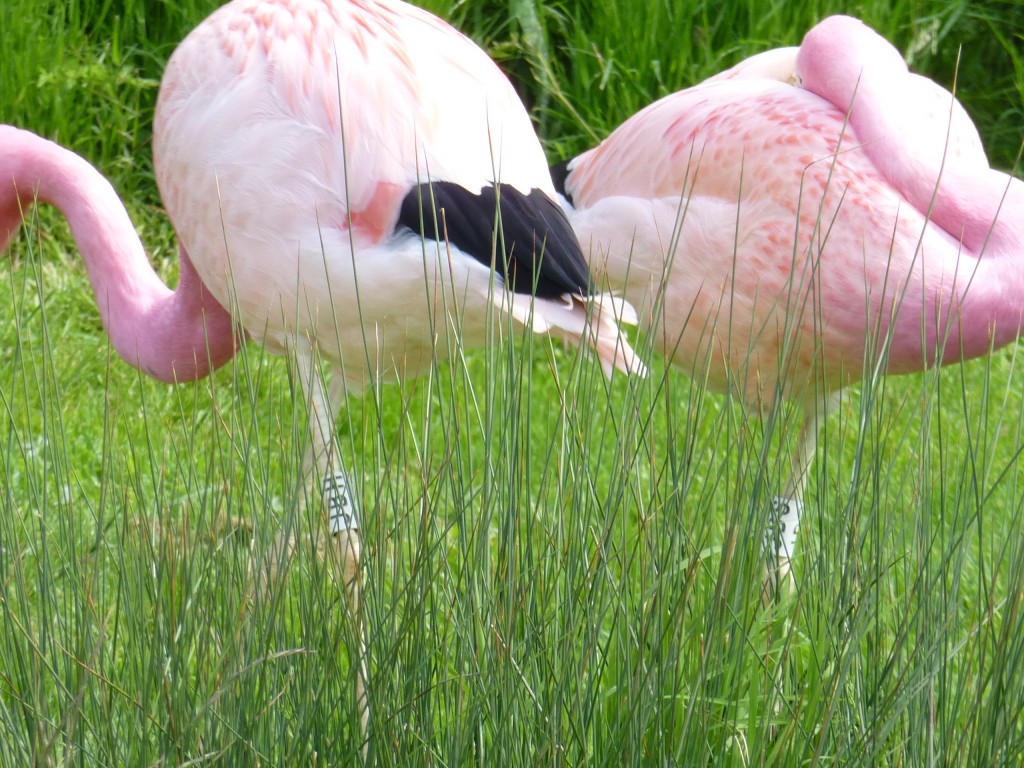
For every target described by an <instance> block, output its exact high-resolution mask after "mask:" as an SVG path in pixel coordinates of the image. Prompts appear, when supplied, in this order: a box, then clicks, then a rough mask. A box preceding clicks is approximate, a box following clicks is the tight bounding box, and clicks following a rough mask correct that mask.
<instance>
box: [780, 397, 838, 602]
mask: <svg viewBox="0 0 1024 768" xmlns="http://www.w3.org/2000/svg"><path fill="white" fill-rule="evenodd" d="M827 410H828V405H827V404H824V405H821V404H815V405H813V406H809V407H808V408H807V411H806V412H805V414H804V417H803V420H802V422H801V424H800V434H799V435H798V436H797V443H796V447H795V449H794V451H793V459H792V462H791V464H790V473H789V477H788V478H787V480H786V484H785V485H784V486H783V490H782V494H781V495H780V496H776V497H774V498H773V499H772V500H771V506H770V510H769V515H770V517H769V520H768V525H767V526H766V528H765V541H764V546H765V549H766V550H767V551H768V556H769V557H768V561H767V565H766V566H765V568H766V573H765V578H764V597H765V600H766V601H768V600H770V599H771V597H772V596H773V595H779V594H781V592H782V590H783V589H785V590H787V591H788V590H792V588H793V587H794V586H795V584H794V578H793V572H792V568H791V563H792V559H793V553H794V551H795V550H796V538H797V533H799V531H800V516H801V515H802V514H803V511H804V494H805V493H806V492H807V482H808V479H809V477H810V470H811V463H812V462H813V461H814V454H815V449H816V448H817V444H818V427H819V424H820V422H821V419H822V418H823V417H824V414H825V413H826V411H827ZM773 560H774V563H773V562H772V561H773Z"/></svg>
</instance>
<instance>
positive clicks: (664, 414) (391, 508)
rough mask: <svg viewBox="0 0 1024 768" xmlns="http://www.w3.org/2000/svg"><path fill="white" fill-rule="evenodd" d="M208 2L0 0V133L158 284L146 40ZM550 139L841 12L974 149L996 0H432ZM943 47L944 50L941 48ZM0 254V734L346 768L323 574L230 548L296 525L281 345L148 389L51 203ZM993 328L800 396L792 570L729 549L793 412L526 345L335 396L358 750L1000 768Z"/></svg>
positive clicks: (1004, 38)
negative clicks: (73, 193) (831, 390)
mask: <svg viewBox="0 0 1024 768" xmlns="http://www.w3.org/2000/svg"><path fill="white" fill-rule="evenodd" d="M216 5H217V3H215V2H198V1H196V0H192V1H191V2H189V1H186V2H164V1H162V0H124V1H123V2H113V1H108V2H104V1H103V0H93V1H84V0H82V1H76V0H70V2H57V1H56V0H7V2H4V3H3V4H2V5H0V54H2V55H0V121H2V122H7V123H13V124H16V125H20V126H23V127H26V128H30V129H32V130H34V131H36V132H38V133H41V134H43V135H46V136H49V137H51V138H54V139H55V140H57V141H59V142H60V143H62V144H64V145H66V146H69V147H71V148H73V149H74V150H75V151H77V152H80V153H81V154H83V155H84V156H85V157H87V158H89V159H90V160H91V161H92V162H93V163H95V164H96V165H97V166H98V167H99V168H100V169H101V170H102V171H103V173H104V174H106V175H107V176H108V177H109V178H111V180H112V181H113V183H114V185H115V187H116V188H117V189H118V190H119V192H120V193H121V195H122V197H123V198H124V200H125V203H126V205H127V207H128V209H129V211H130V213H131V214H132V216H133V218H134V220H135V221H136V223H137V226H138V228H139V230H140V234H141V236H142V238H143V241H144V242H145V243H146V244H147V248H148V249H149V251H150V254H151V257H152V258H153V260H154V262H155V263H156V264H157V266H158V268H159V269H160V270H161V272H162V274H164V275H165V276H166V277H167V279H168V280H171V281H173V280H174V273H175V269H176V258H177V257H176V251H175V249H174V246H173V233H172V232H171V231H170V228H169V226H168V224H167V222H166V221H165V219H164V218H163V216H162V212H161V208H160V203H159V198H158V195H157V193H156V189H155V184H154V181H153V176H152V171H151V159H150V120H151V116H152V109H153V104H154V102H155V99H156V94H157V87H158V83H159V78H160V74H161V72H162V68H163V63H164V62H165V61H166V58H167V56H168V55H169V54H170V52H171V51H172V50H173V48H174V46H175V44H176V43H177V42H178V41H179V40H180V39H181V38H182V37H183V36H184V35H185V34H186V33H187V32H188V30H189V29H191V28H192V27H193V26H194V25H195V24H196V23H197V22H198V20H199V19H201V18H202V17H203V16H204V15H205V14H206V13H207V12H208V11H210V10H212V8H213V7H215V6H216ZM429 7H430V8H431V9H432V10H434V11H436V12H438V13H440V14H441V15H442V16H445V17H446V18H449V19H451V20H452V21H453V23H455V24H456V25H457V26H459V27H460V28H461V29H463V30H464V31H465V32H466V33H467V34H469V35H470V36H471V37H473V38H474V39H475V40H477V41H478V42H479V43H481V44H482V45H484V46H485V47H486V48H487V49H488V50H489V51H490V52H491V54H492V55H493V56H494V57H495V58H496V59H497V60H498V61H499V62H500V63H501V64H502V66H503V67H504V68H505V69H506V71H507V72H509V74H510V76H511V77H512V78H513V79H514V81H515V83H516V84H517V87H518V88H519V90H520V93H521V94H522V96H523V98H524V100H525V101H526V102H527V104H528V105H530V107H531V109H532V111H533V114H534V116H535V118H536V121H537V125H538V130H539V132H540V134H541V136H542V139H543V140H544V142H545V145H546V147H547V149H548V152H549V156H550V158H551V159H552V160H553V161H554V160H557V159H561V158H563V157H567V156H570V155H573V154H575V153H577V152H578V151H580V150H582V149H584V148H586V147H589V146H591V145H592V144H594V143H596V141H597V140H598V138H600V137H601V136H603V135H605V134H606V133H607V132H608V131H609V130H610V129H611V128H613V127H614V126H615V125H617V124H618V123H619V122H620V121H621V120H623V119H624V118H625V117H627V116H628V115H630V114H632V113H633V112H635V111H636V110H637V109H639V108H640V107H642V106H644V105H645V104H647V103H649V102H650V101H652V100H653V99H654V98H657V97H658V96H660V95H662V94H664V93H667V92H669V91H672V90H676V89H678V88H682V87H685V86H688V85H691V84H693V83H695V82H697V81H699V80H701V79H703V78H704V77H706V76H708V75H710V74H713V73H715V72H717V71H720V70H721V69H723V68H725V67H727V66H730V65H732V64H734V63H735V62H736V61H738V60H740V59H742V58H744V57H746V56H748V55H750V54H752V53H755V52H758V51H760V50H764V49H765V48H769V47H776V46H780V45H795V44H797V43H798V42H799V40H800V37H801V36H802V34H803V32H804V31H805V30H806V29H807V28H808V27H810V26H811V25H812V24H813V23H814V21H815V20H817V19H818V18H820V17H822V16H824V15H827V14H829V13H832V12H835V11H839V10H842V11H844V12H847V13H851V14H853V15H857V16H859V17H861V18H862V19H863V20H864V21H866V22H867V23H868V24H870V25H872V26H874V27H875V28H876V29H878V30H879V31H880V32H881V33H882V34H883V35H885V36H886V37H888V38H889V39H890V40H892V41H893V42H894V43H895V44H896V45H897V46H898V47H899V48H900V50H901V51H903V52H904V54H905V55H906V56H907V57H908V59H910V61H911V63H912V66H913V67H914V69H915V70H916V71H918V72H921V73H924V74H927V75H928V76H930V77H932V78H933V79H935V80H937V81H939V82H941V83H943V84H945V85H947V86H949V85H951V84H952V82H953V78H954V76H956V79H957V94H958V96H959V97H960V98H961V100H962V101H963V102H964V103H965V105H966V106H967V108H968V110H969V112H970V113H971V114H972V116H973V117H974V119H975V121H976V123H977V125H978V126H979V129H980V132H981V135H982V138H983V140H984V141H985V144H986V148H987V150H988V152H989V155H990V158H991V159H992V162H993V164H994V165H995V166H996V167H1001V168H1004V169H1011V168H1013V167H1014V163H1015V160H1016V158H1017V155H1018V152H1019V149H1020V146H1021V136H1022V126H1024V119H1022V117H1024V115H1022V110H1024V67H1022V63H1024V62H1022V58H1021V50H1022V36H1024V10H1022V7H1021V6H1019V5H1018V4H1016V3H1012V2H985V3H979V2H974V3H969V2H948V1H945V2H905V3H898V4H892V3H889V2H884V3H883V2H864V3H853V4H850V3H838V2H835V3H826V2H820V3H819V2H812V3H805V4H794V3H783V2H776V3H764V2H752V1H749V2H691V1H688V2H682V1H681V0H677V1H675V2H673V1H671V0H665V1H663V2H651V3H637V2H633V1H632V0H609V1H608V2H601V3H573V2H568V1H565V2H545V3H537V2H530V1H529V0H510V2H507V3H506V2H492V1H490V0H487V1H481V2H434V3H430V4H429ZM958 61H959V65H958ZM38 216H39V218H38V220H34V221H33V222H31V223H30V224H29V226H28V227H27V228H26V234H25V235H24V236H23V237H22V238H20V239H19V240H18V241H17V242H16V243H15V244H14V246H13V247H12V248H11V249H10V250H9V252H8V254H7V255H5V257H4V267H3V269H4V279H3V281H2V283H3V295H4V297H5V298H4V299H0V306H3V307H5V308H6V309H5V312H4V313H2V314H3V316H2V317H0V360H2V361H3V362H2V363H0V414H2V417H0V418H2V420H0V446H2V448H0V578H2V579H3V582H2V589H0V609H2V610H0V731H2V732H3V738H0V760H2V762H3V764H4V765H12V766H14V765H17V766H20V765H26V764H32V763H34V764H37V765H50V764H53V765H56V764H64V763H73V764H82V765H139V764H176V765H186V764H194V765H195V764H206V763H210V764H227V765H237V764H254V765H255V764H322V763H328V764H348V763H350V762H351V761H352V760H353V759H354V757H353V756H354V755H356V754H357V751H358V745H359V738H360V737H359V733H358V729H357V728H356V727H355V723H356V718H355V715H354V711H353V702H352V700H351V694H350V690H349V686H350V683H351V668H350V665H349V664H348V658H347V650H346V649H347V647H348V642H347V641H348V640H350V639H351V638H350V635H349V633H348V632H347V631H346V629H345V624H344V621H343V612H342V610H341V608H340V606H339V599H338V590H337V588H336V586H335V585H334V584H332V583H331V580H330V577H329V573H327V572H326V571H325V569H324V568H322V567H321V566H320V564H319V563H318V561H317V560H316V558H315V557H312V556H308V557H302V558H300V559H299V562H298V563H297V564H296V566H295V567H294V568H293V569H292V572H291V576H290V579H289V581H288V583H287V585H286V586H285V587H284V588H282V589H281V590H280V591H276V592H274V593H271V594H266V593H263V592H261V591H260V590H259V588H258V580H254V579H253V577H252V572H253V569H254V563H255V564H256V567H257V568H258V567H259V565H260V564H261V563H262V562H263V561H264V560H265V559H266V558H267V557H269V556H270V555H269V554H268V550H267V543H268V541H269V540H272V538H273V536H274V534H275V532H276V528H277V527H278V526H292V525H295V526H298V525H301V524H302V523H303V521H302V519H301V518H303V517H304V516H306V515H310V514H312V515H313V516H314V517H315V511H313V512H312V513H311V512H310V511H309V510H308V509H307V508H306V507H305V506H304V505H303V504H302V503H301V497H300V494H299V492H298V489H297V464H298V461H297V458H296V457H297V456H299V455H301V452H302V447H303V441H304V436H303V435H304V433H303V429H304V426H303V419H302V409H301V406H300V405H298V404H297V402H296V398H295V396H294V392H293V387H292V383H291V380H290V379H289V377H288V375H287V369H286V366H285V364H284V363H282V362H280V361H276V360H270V359H267V358H266V357H265V356H264V354H263V353H262V352H261V351H260V350H259V349H258V348H253V349H249V350H247V351H246V352H245V353H244V354H243V355H241V356H240V357H239V358H238V359H237V360H236V361H235V362H234V363H233V364H232V365H231V366H229V367H227V368H226V369H225V370H223V371H221V372H220V373H218V374H217V375H215V376H214V377H211V378H210V379H208V380H206V381H203V382H199V383H197V384H193V385H185V386H180V387H176V388H169V387H166V386H164V385H160V384H157V383H154V382H150V381H147V380H144V379H143V378H142V377H141V376H140V375H139V374H138V373H137V372H135V371H133V370H131V369H129V368H127V367H126V366H124V365H123V364H122V363H121V362H120V361H119V360H118V359H117V358H116V356H115V357H113V358H112V357H111V356H110V354H111V353H110V352H109V349H108V347H107V345H106V341H105V338H104V336H103V332H102V327H101V325H100V322H99V319H98V316H97V314H96V311H95V301H94V299H93V297H92V294H91V291H90V289H89V286H88V283H87V281H86V279H85V274H84V269H83V268H82V265H81V262H80V260H79V258H78V256H77V253H76V252H75V249H74V244H73V242H72V241H71V239H70V238H69V236H68V234H67V231H66V228H64V227H63V224H62V222H61V221H60V218H59V216H57V215H55V214H54V213H53V212H50V211H41V212H39V214H38ZM1017 367H1018V366H1017V361H1016V348H1015V347H1014V348H1010V349H1007V350H1004V351H1002V352H1000V353H998V354H997V355H995V356H994V357H993V358H991V359H989V360H982V361H976V362H974V363H971V364H968V365H966V366H956V367H953V368H950V369H949V370H946V371H943V372H939V373H928V374H923V375H920V376H913V377H905V378H901V379H893V380H886V381H884V382H881V383H877V384H873V383H868V384H865V385H863V386H860V387H857V388H856V391H855V393H854V394H853V396H851V397H850V398H849V399H848V401H847V402H846V403H845V404H844V405H843V407H842V408H841V409H840V412H839V413H838V414H837V415H836V416H835V417H833V418H832V419H830V420H829V422H828V423H827V424H826V429H825V431H824V433H823V436H822V441H821V447H820V449H819V460H818V462H817V463H816V466H815V470H814V477H813V478H812V484H811V492H810V497H809V500H808V511H807V518H806V522H805V526H804V528H805V530H804V533H803V534H802V538H801V544H800V546H801V548H803V552H802V554H801V556H800V560H799V561H798V564H797V571H798V590H797V593H796V595H795V597H794V598H793V599H792V600H791V601H790V602H787V603H784V604H782V605H780V606H775V607H773V608H771V609H764V608H763V607H762V606H761V603H760V600H759V588H760V573H761V567H762V563H761V561H760V557H761V553H760V551H759V547H758V546H757V542H759V541H760V539H761V534H762V531H763V526H764V515H765V500H766V498H767V497H770V496H771V495H772V494H773V493H774V491H775V489H776V488H777V487H778V485H779V483H780V482H781V477H782V475H783V474H784V472H785V462H784V459H780V458H779V457H780V456H782V457H784V456H785V455H786V451H785V446H786V445H787V444H788V441H789V440H791V439H793V437H795V436H794V435H792V434H790V431H791V430H789V428H788V424H789V422H788V416H789V414H787V413H786V412H784V411H783V412H779V413H773V414H768V417H767V418H766V419H764V420H762V421H757V420H755V421H752V422H747V421H745V420H744V418H743V413H742V410H741V409H740V408H739V407H738V406H737V404H735V403H734V402H732V400H731V399H730V398H729V397H727V396H717V395H710V394H707V393H705V392H704V391H703V390H702V389H701V388H700V386H699V385H693V384H691V383H690V382H689V381H688V380H686V379H685V378H683V377H682V376H680V375H678V374H676V373H673V372H667V371H666V370H665V369H664V367H663V366H662V365H661V364H660V363H659V362H657V361H655V363H654V365H653V370H652V376H651V377H650V379H649V380H648V381H647V382H643V383H641V382H629V381H625V380H623V379H621V378H619V379H616V380H615V381H613V382H612V383H611V384H610V385H609V384H606V383H605V382H604V381H603V379H602V378H601V376H600V374H599V372H597V371H595V368H594V365H593V363H592V362H591V361H587V360H582V359H579V358H578V357H577V356H576V355H575V354H573V353H570V352H567V351H565V350H562V349H560V348H557V347H553V346H552V345H550V344H548V343H546V342H541V341H532V340H531V341H530V342H528V343H526V344H525V345H523V347H522V348H517V349H514V350H509V349H499V350H492V351H489V352H480V353H477V354H474V355H471V356H469V357H468V358H467V359H465V360H459V361H456V362H455V363H453V364H451V365H445V366H441V367H440V368H439V369H438V370H437V371H436V372H434V374H433V375H432V376H430V377H428V378H426V379H421V380H419V381H418V382H416V383H411V384H409V385H407V386H406V387H404V388H401V389H399V388H395V387H393V388H388V389H384V390H382V391H381V392H380V393H371V394H370V395H368V396H366V397H364V398H359V399H356V400H353V402H352V403H351V405H350V407H349V408H347V409H346V410H345V412H344V413H343V415H342V419H341V423H340V425H339V430H340V435H341V438H342V442H343V447H344V455H345V457H346V459H347V460H348V461H349V462H350V466H352V467H353V468H354V472H355V474H356V476H357V477H358V479H359V480H360V481H361V482H362V484H363V489H362V490H363V493H362V496H363V499H364V509H365V510H366V514H367V520H366V524H365V527H364V533H365V536H366V540H367V553H366V557H367V562H366V572H367V584H368V589H367V620H368V625H369V627H370V633H371V634H370V642H369V654H370V660H371V668H372V671H373V677H372V680H371V690H370V695H371V702H372V704H373V708H374V709H373V721H372V723H371V729H372V732H373V734H374V742H373V744H372V746H371V752H370V759H371V761H372V762H373V763H375V764H382V765H423V764H426V765H539V764H544V765H584V764H586V765H671V764H682V765H696V764H713V765H751V764H757V765H782V766H786V765H818V764H829V765H832V764H838V765H894V766H895V765H900V766H903V765H914V766H917V765H921V766H925V765H929V766H930V765H1007V766H1011V765H1012V766H1016V765H1020V764H1021V762H1022V757H1024V729H1022V724H1021V708H1022V705H1024V674H1022V672H1021V664H1020V659H1021V656H1022V654H1024V639H1022V638H1024V632H1022V631H1021V630H1022V619H1021V615H1020V612H1021V607H1022V605H1021V596H1022V594H1024V593H1022V587H1024V542H1022V537H1021V535H1020V530H1021V522H1022V516H1024V478H1022V477H1021V473H1020V469H1019V463H1018V458H1019V453H1020V451H1021V445H1022V444H1024V438H1022V431H1024V430H1022V426H1024V416H1022V408H1021V402H1020V401H1021V391H1022V387H1021V384H1022V380H1021V375H1020V374H1019V372H1018V371H1017Z"/></svg>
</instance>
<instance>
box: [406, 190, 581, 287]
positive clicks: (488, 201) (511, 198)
mask: <svg viewBox="0 0 1024 768" xmlns="http://www.w3.org/2000/svg"><path fill="white" fill-rule="evenodd" d="M399 227H406V228H408V229H410V230H412V231H413V232H415V233H416V234H417V235H421V236H423V237H426V238H429V239H431V240H438V241H444V240H445V239H446V237H447V241H448V242H449V243H450V244H452V245H454V246H455V247H456V248H458V249H459V250H461V251H463V252H465V253H468V254H470V255H472V256H473V258H475V259H476V260H477V261H479V262H481V263H482V264H485V265H487V266H489V267H493V268H494V269H495V270H497V271H498V273H499V274H500V275H501V276H502V278H504V280H505V284H506V285H508V286H509V287H510V288H511V289H512V290H513V291H515V292H516V293H532V294H535V295H537V296H539V297H541V298H554V297H555V296H561V295H562V294H564V293H572V294H579V295H583V296H589V295H591V293H592V291H591V287H590V285H591V284H590V270H589V269H588V267H587V262H586V261H585V260H584V258H583V251H582V249H581V248H580V244H579V241H578V240H577V239H576V234H575V233H574V232H573V230H572V227H571V226H570V224H569V220H568V219H567V218H566V216H565V213H564V212H563V211H562V209H561V208H560V207H559V206H558V204H557V203H555V201H554V200H552V199H551V198H550V197H548V196H547V195H546V194H544V193H543V192H541V191H540V190H539V189H534V190H531V191H530V194H528V195H524V194H523V193H522V192H520V191H519V190H517V189H516V188H515V187H511V186H509V185H507V184H499V185H497V186H495V185H489V186H486V187H484V188H483V189H482V190H481V191H480V192H479V193H474V192H470V191H469V190H468V189H466V188H465V187H461V186H459V185H458V184H454V183H452V182H448V181H435V182H431V183H428V184H420V185H418V186H416V187H414V188H413V189H412V190H410V192H409V193H408V194H407V195H406V196H405V198H404V199H403V200H402V207H401V210H400V212H399V216H398V224H397V226H396V229H398V228H399ZM495 232H498V233H499V235H498V237H497V238H495V235H494V233H495ZM495 244H496V245H497V248H495Z"/></svg>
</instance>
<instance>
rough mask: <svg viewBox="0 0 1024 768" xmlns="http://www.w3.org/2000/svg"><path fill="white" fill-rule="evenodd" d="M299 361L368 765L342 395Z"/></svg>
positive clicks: (310, 459) (312, 474)
mask: <svg viewBox="0 0 1024 768" xmlns="http://www.w3.org/2000/svg"><path fill="white" fill-rule="evenodd" d="M295 357H296V363H297V373H298V375H299V378H300V380H301V382H302V388H303V392H304V393H305V396H306V400H307V402H308V403H309V413H310V423H309V429H310V447H309V450H308V451H307V452H306V458H305V464H304V467H303V469H304V472H305V476H306V477H307V478H308V479H309V481H310V482H311V483H314V484H319V490H320V492H321V494H322V500H323V504H324V510H325V511H326V513H327V525H328V530H329V531H330V535H331V541H332V544H333V549H334V551H335V553H336V560H335V564H336V565H337V566H338V570H339V574H340V575H341V578H342V583H343V585H344V589H345V598H346V604H347V607H348V612H349V617H350V619H351V620H352V621H354V622H355V623H356V632H357V637H358V644H357V648H356V650H355V656H354V659H355V662H356V664H355V666H356V668H357V669H356V679H355V694H356V707H357V709H358V711H359V724H360V727H361V733H362V736H363V757H364V759H365V757H366V750H367V747H368V745H369V741H368V726H369V716H370V707H369V700H368V698H367V692H366V685H367V681H368V679H369V678H368V668H367V663H366V627H365V626H364V623H363V617H362V610H361V604H360V588H361V573H360V561H361V554H362V540H361V538H360V535H359V509H358V504H357V501H356V491H355V488H354V486H353V485H352V483H351V481H350V480H349V478H348V475H347V474H346V472H345V469H344V467H343V466H342V463H341V459H340V458H339V456H338V448H337V441H336V440H335V413H336V412H337V406H338V405H340V400H341V392H342V390H341V389H340V388H336V387H335V386H334V385H333V384H332V387H331V392H330V397H328V393H327V391H326V389H325V387H324V381H323V379H322V377H321V375H320V369H319V366H318V365H317V364H316V363H315V359H314V354H313V351H312V350H309V349H304V350H297V351H296V355H295ZM334 379H335V380H337V379H338V376H337V375H335V377H334Z"/></svg>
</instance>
